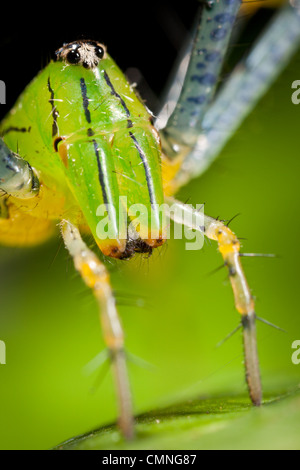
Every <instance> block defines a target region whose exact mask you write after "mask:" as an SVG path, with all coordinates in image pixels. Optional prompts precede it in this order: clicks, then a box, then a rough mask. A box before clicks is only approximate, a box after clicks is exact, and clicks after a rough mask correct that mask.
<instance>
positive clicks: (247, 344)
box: [166, 197, 262, 406]
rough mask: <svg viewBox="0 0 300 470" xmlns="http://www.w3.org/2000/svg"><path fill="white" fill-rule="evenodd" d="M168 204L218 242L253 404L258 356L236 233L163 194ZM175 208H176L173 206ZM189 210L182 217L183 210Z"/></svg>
mask: <svg viewBox="0 0 300 470" xmlns="http://www.w3.org/2000/svg"><path fill="white" fill-rule="evenodd" d="M166 202H167V204H168V205H169V206H170V208H172V211H170V217H171V218H172V219H173V220H174V222H177V223H179V224H185V225H187V226H188V227H189V228H191V229H194V230H198V231H200V232H202V233H203V234H204V235H205V236H206V237H208V238H209V239H211V240H215V241H217V242H218V248H219V251H220V253H221V255H222V257H223V260H224V264H225V266H226V267H227V269H228V273H229V277H230V282H231V286H232V290H233V294H234V301H235V307H236V309H237V311H238V312H239V314H240V315H241V316H242V327H243V337H244V351H245V368H246V380H247V384H248V388H249V394H250V397H251V400H252V402H253V404H254V405H256V406H259V405H260V404H261V401H262V387H261V380H260V371H259V360H258V353H257V344H256V327H255V318H256V316H255V310H254V300H253V297H252V295H251V292H250V288H249V286H248V283H247V280H246V277H245V274H244V271H243V268H242V265H241V260H240V242H239V240H238V238H237V237H236V235H235V234H234V233H233V232H232V231H231V230H230V229H229V228H228V227H227V226H226V225H224V224H223V222H221V221H220V220H215V219H213V218H212V217H208V216H206V215H204V214H202V213H199V212H197V211H196V210H195V209H193V208H191V206H189V205H186V204H183V203H182V202H179V201H176V200H175V199H173V198H171V197H170V198H166ZM176 209H178V210H176ZM185 213H186V214H190V216H188V217H184V214H185Z"/></svg>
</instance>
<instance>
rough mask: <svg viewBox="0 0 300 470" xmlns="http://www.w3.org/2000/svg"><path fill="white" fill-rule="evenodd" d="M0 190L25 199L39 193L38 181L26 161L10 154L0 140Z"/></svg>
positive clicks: (14, 154) (12, 153)
mask: <svg viewBox="0 0 300 470" xmlns="http://www.w3.org/2000/svg"><path fill="white" fill-rule="evenodd" d="M0 190H1V191H3V192H4V193H7V194H8V195H10V196H13V197H16V198H20V199H27V198H32V197H35V196H36V195H37V194H38V192H39V180H38V178H37V176H36V175H35V174H34V172H33V169H32V168H31V166H30V165H29V163H28V162H27V161H26V160H23V158H20V157H19V156H18V155H17V154H16V153H14V152H12V151H11V150H10V149H9V148H8V147H7V145H6V144H5V143H4V142H3V140H2V139H0Z"/></svg>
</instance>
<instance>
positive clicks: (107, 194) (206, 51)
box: [0, 0, 300, 439]
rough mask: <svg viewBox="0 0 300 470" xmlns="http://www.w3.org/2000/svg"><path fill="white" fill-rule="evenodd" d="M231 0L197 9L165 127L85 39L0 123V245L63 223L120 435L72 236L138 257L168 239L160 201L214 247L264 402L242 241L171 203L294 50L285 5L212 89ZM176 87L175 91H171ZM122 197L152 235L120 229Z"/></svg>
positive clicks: (111, 307)
mask: <svg viewBox="0 0 300 470" xmlns="http://www.w3.org/2000/svg"><path fill="white" fill-rule="evenodd" d="M240 3H241V0H216V1H213V2H208V3H205V4H203V5H202V6H201V8H200V12H199V17H198V20H197V27H196V28H195V34H194V40H193V44H192V47H191V49H189V51H187V52H186V57H187V54H189V57H190V59H189V64H188V68H187V70H186V72H185V76H184V77H182V71H179V72H178V75H177V76H176V77H175V80H174V86H173V87H172V88H171V92H170V94H169V96H168V98H167V102H168V101H169V100H170V99H171V98H172V100H173V101H174V96H176V100H177V104H176V107H175V109H174V110H173V112H172V113H171V115H170V116H168V118H167V119H166V117H165V108H162V111H161V113H160V115H159V116H158V118H157V119H156V122H155V123H154V124H153V116H152V115H151V114H150V113H149V111H148V110H147V109H146V108H145V106H144V105H143V103H142V102H141V101H140V99H139V98H138V97H137V96H136V94H135V92H134V90H133V88H132V87H131V86H130V85H129V84H128V82H127V81H126V79H125V77H124V75H123V74H122V72H121V71H120V70H119V69H118V67H117V66H116V64H115V63H114V62H113V60H112V59H111V57H110V56H109V55H108V53H107V51H106V49H105V47H104V46H103V45H101V44H100V43H98V42H96V41H92V40H84V41H83V40H82V41H76V42H73V43H70V44H66V45H64V46H63V47H62V48H61V49H59V50H58V51H57V52H56V60H55V61H53V62H50V63H49V65H48V66H47V67H46V68H45V69H44V70H42V71H41V72H40V73H39V74H38V76H37V77H36V78H35V79H34V80H33V81H32V82H31V83H30V84H29V85H28V87H27V88H26V89H25V91H24V92H23V94H22V95H21V96H20V97H19V99H18V101H17V103H16V104H15V106H14V108H13V109H12V111H11V112H10V113H9V114H8V115H7V116H6V117H5V119H4V120H3V122H2V123H1V126H0V133H1V137H2V139H1V140H0V188H1V191H2V196H3V197H1V199H0V201H1V204H0V210H1V212H0V216H1V217H0V243H2V244H4V245H19V246H23V245H32V244H35V243H39V242H41V241H43V240H45V239H47V238H48V237H49V236H51V235H52V234H53V227H54V225H55V224H56V223H57V221H60V227H61V234H62V237H63V240H64V243H65V245H66V248H67V249H68V251H69V252H70V255H71V256H72V258H73V260H74V263H75V267H76V269H77V270H78V271H79V273H80V274H81V276H82V278H83V280H84V282H85V283H86V284H87V286H89V287H90V288H91V289H92V290H93V293H94V295H95V297H96V299H97V301H98V303H99V312H100V319H101V325H102V329H103V335H104V339H105V342H106V345H107V348H108V351H109V355H110V360H111V366H112V370H113V374H114V376H115V382H116V390H117V396H118V404H119V426H120V429H121V431H122V433H123V435H124V436H125V437H126V438H128V439H130V438H132V437H133V436H134V426H133V411H132V404H131V394H130V386H129V382H128V376H127V369H126V357H125V353H124V338H123V331H122V327H121V323H120V320H119V315H118V312H117V308H116V303H115V299H114V295H113V290H112V287H111V284H110V279H109V274H108V272H107V269H106V267H105V266H104V265H103V263H102V262H101V261H100V260H99V259H98V257H97V256H96V255H95V254H94V253H93V252H92V251H91V250H90V249H89V248H88V247H87V246H86V244H85V243H84V241H83V240H82V238H81V234H80V232H81V231H83V230H84V231H86V230H88V231H89V232H90V233H92V234H93V236H94V238H95V241H96V242H97V244H98V246H99V248H100V250H101V251H102V253H103V254H104V255H106V256H111V257H115V258H120V259H127V258H129V257H131V256H132V255H133V254H135V253H136V252H142V253H143V252H146V253H151V251H152V250H153V249H154V248H156V247H158V246H160V245H162V244H163V243H164V240H165V236H164V227H163V222H162V218H161V215H160V214H159V213H158V212H157V209H156V208H157V206H158V205H161V204H163V203H166V204H167V205H169V206H172V207H177V208H179V209H181V210H182V211H183V213H184V212H190V213H191V214H192V216H193V217H192V218H190V219H189V220H191V221H192V222H190V223H189V228H192V229H194V230H198V231H200V232H201V233H203V234H204V235H205V236H206V237H208V238H209V239H211V240H215V241H216V242H217V243H218V248H219V251H220V253H221V255H222V257H223V260H224V264H225V266H226V267H227V268H228V273H229V277H230V281H231V285H232V289H233V293H234V299H235V306H236V309H237V311H238V312H239V313H240V315H241V327H242V328H243V338H244V352H245V367H246V378H247V383H248V388H249V394H250V397H251V400H252V402H253V404H254V405H257V406H259V405H260V404H261V402H262V389H261V381H260V372H259V361H258V354H257V345H256V327H255V320H256V315H255V309H254V301H253V298H252V295H251V292H250V289H249V287H248V284H247V281H246V278H245V275H244V272H243V269H242V266H241V262H240V243H239V240H238V238H237V237H236V236H235V234H234V233H233V232H232V231H231V230H230V229H229V228H228V227H227V226H226V225H225V224H224V223H223V222H221V221H219V220H215V219H213V218H210V217H208V216H206V215H205V216H204V219H203V215H202V214H200V213H198V212H197V211H196V210H194V209H192V208H190V207H189V206H187V205H185V204H182V203H181V202H179V201H176V200H175V199H173V195H174V194H175V193H176V191H177V190H178V189H179V188H180V187H181V186H182V185H184V184H186V183H187V182H188V181H189V180H190V179H192V178H195V177H197V176H199V175H200V174H201V173H202V172H203V171H204V170H205V169H206V168H207V167H208V166H209V165H210V163H211V162H212V161H213V160H214V159H215V158H216V156H217V155H218V153H219V152H220V150H221V149H222V147H223V146H224V145H225V143H226V142H227V141H228V140H229V138H230V137H231V136H232V134H233V133H234V132H235V130H236V129H237V127H238V126H239V125H240V123H241V122H242V120H243V119H244V117H245V116H246V115H247V114H248V113H249V112H250V111H251V109H252V108H253V107H254V105H255V104H256V102H257V101H258V99H259V98H260V97H261V96H262V95H263V93H264V92H265V91H266V90H267V89H268V87H269V86H270V84H271V83H272V82H273V81H274V79H275V78H276V77H277V76H278V74H279V73H280V72H281V70H282V69H283V68H284V66H285V65H286V64H287V62H288V61H289V59H290V57H291V56H292V54H293V53H294V52H295V51H296V49H297V47H298V45H299V42H300V16H299V6H298V5H297V4H296V2H293V4H292V5H291V4H287V5H286V6H285V7H283V9H282V10H281V11H280V12H279V13H278V14H277V15H276V16H275V18H274V19H273V20H272V22H271V24H270V26H269V27H268V29H267V30H266V32H265V33H264V34H263V35H262V37H261V38H260V39H259V40H258V41H257V42H256V44H255V45H254V47H253V49H252V51H251V52H250V54H249V55H248V57H247V58H246V59H245V60H244V61H243V62H242V63H241V64H239V65H238V66H237V67H236V68H235V70H234V71H233V72H232V74H231V77H230V78H229V79H228V80H227V81H226V83H225V84H224V85H223V86H222V87H221V89H220V90H219V91H218V92H217V93H215V91H216V85H217V80H218V76H219V74H220V72H221V69H222V65H223V62H224V57H225V55H226V51H227V48H228V44H229V41H230V37H231V31H232V26H233V24H234V22H235V19H236V16H237V14H238V11H239V8H240ZM180 70H181V69H180ZM183 78H184V79H183ZM178 83H183V86H182V87H181V88H180V89H179V86H178ZM174 90H175V91H174ZM49 116H50V119H49ZM164 120H165V121H166V123H165V125H162V122H164ZM157 129H160V132H159V133H158V131H157ZM25 156H26V159H25ZM136 183H138V184H136ZM124 196H126V197H127V199H128V203H129V205H132V204H135V203H136V202H138V203H141V202H142V203H143V204H144V206H145V207H146V209H149V213H151V214H152V215H153V216H154V227H152V228H153V230H151V233H150V232H149V230H148V228H147V227H146V226H145V227H144V226H142V224H140V226H139V227H136V234H137V237H132V234H131V233H130V232H129V231H127V226H128V224H129V220H130V215H129V214H128V213H124V210H123V207H122V203H121V202H120V201H121V200H122V197H124ZM99 204H104V205H105V207H106V211H107V214H108V217H109V220H110V221H111V222H112V230H113V232H112V234H111V236H110V237H109V238H108V239H104V238H103V239H102V238H101V237H99V233H98V232H97V223H98V220H99V218H98V216H97V208H98V206H99ZM171 217H172V218H173V219H174V220H175V222H177V223H187V222H186V220H188V219H185V220H183V218H182V217H177V216H176V215H174V213H171ZM124 227H125V233H126V236H125V238H122V237H120V236H119V234H120V229H123V230H124Z"/></svg>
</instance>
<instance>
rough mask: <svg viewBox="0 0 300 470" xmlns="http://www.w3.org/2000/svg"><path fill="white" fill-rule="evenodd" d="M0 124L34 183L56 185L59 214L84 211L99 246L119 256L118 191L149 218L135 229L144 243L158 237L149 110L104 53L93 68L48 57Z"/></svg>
mask: <svg viewBox="0 0 300 470" xmlns="http://www.w3.org/2000/svg"><path fill="white" fill-rule="evenodd" d="M0 130H1V134H2V136H3V139H4V141H5V142H6V143H7V145H8V146H9V147H10V148H11V149H12V150H13V151H18V153H19V155H20V156H21V157H23V158H24V159H26V160H27V161H28V162H29V163H30V165H31V166H32V167H33V168H34V169H35V170H36V171H37V173H38V175H39V178H40V181H41V183H42V184H44V185H46V186H49V187H52V188H53V186H55V188H56V189H57V192H58V193H59V194H62V195H63V196H64V199H65V201H68V209H67V211H66V214H65V218H68V219H69V220H70V221H71V222H77V221H78V219H80V216H79V213H80V214H82V215H83V216H82V221H83V222H85V223H86V224H87V225H88V226H89V228H90V230H91V232H92V233H93V235H94V237H95V239H96V241H97V243H98V245H99V247H100V249H101V250H102V251H103V252H104V253H105V254H107V255H110V256H116V257H122V256H123V254H124V253H125V252H126V244H128V240H127V241H126V240H125V239H124V237H123V236H122V235H124V233H125V238H126V236H127V225H128V223H129V217H128V213H127V209H126V205H125V202H126V199H125V198H127V207H130V206H132V205H133V204H137V203H138V204H143V205H144V206H145V208H146V209H147V213H148V214H149V219H148V220H149V226H147V227H146V226H145V227H143V226H142V225H139V226H138V228H137V229H138V230H139V232H140V237H141V238H142V239H143V240H146V243H147V244H148V245H149V246H156V245H159V244H160V243H161V241H162V237H163V227H162V218H163V217H162V215H161V214H160V213H159V211H158V205H161V204H162V203H163V187H162V178H161V162H160V158H161V150H160V142H159V139H158V137H157V134H156V131H155V130H154V128H153V126H152V124H151V115H150V114H149V112H148V111H147V110H146V108H145V106H144V105H143V104H142V103H141V101H140V100H139V99H138V98H137V96H136V95H135V93H134V91H133V89H132V87H131V86H130V85H129V84H128V82H127V80H126V78H125V77H124V75H123V74H122V73H121V71H120V70H119V68H118V67H117V66H116V64H115V63H114V62H113V60H112V59H111V58H110V57H109V56H108V55H107V54H106V55H105V57H104V58H103V59H102V60H101V61H99V64H98V65H97V67H93V68H85V67H83V66H82V65H80V64H79V65H71V64H67V63H65V62H64V61H57V62H51V63H50V64H49V65H48V66H47V67H46V68H45V69H44V70H42V71H41V72H40V73H39V75H38V76H37V77H36V78H35V79H34V80H33V81H32V82H31V83H30V84H29V85H28V87H27V88H26V90H25V91H24V92H23V94H22V95H21V96H20V98H19V100H18V101H17V103H16V105H15V107H14V108H13V110H12V111H11V112H10V114H9V115H8V116H7V117H6V119H5V120H4V122H3V123H2V124H1V129H0ZM100 205H102V206H104V207H106V210H107V213H106V215H108V220H109V221H110V227H111V231H110V236H109V240H107V239H106V240H104V239H101V234H100V233H99V225H98V224H99V221H100V217H99V210H98V208H99V206H100ZM97 213H98V215H97ZM45 217H46V214H45ZM60 217H61V215H60V214H58V215H57V218H60ZM150 217H151V223H152V233H151V235H150V234H149V230H148V228H149V227H150ZM99 235H100V237H99Z"/></svg>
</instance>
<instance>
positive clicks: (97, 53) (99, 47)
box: [95, 46, 104, 59]
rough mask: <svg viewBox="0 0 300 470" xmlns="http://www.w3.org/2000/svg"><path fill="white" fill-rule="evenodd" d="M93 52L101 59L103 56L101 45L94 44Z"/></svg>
mask: <svg viewBox="0 0 300 470" xmlns="http://www.w3.org/2000/svg"><path fill="white" fill-rule="evenodd" d="M95 54H96V56H97V57H98V58H99V59H102V57H103V56H104V49H103V47H101V46H96V47H95Z"/></svg>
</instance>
